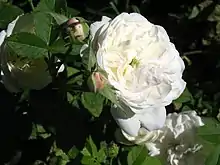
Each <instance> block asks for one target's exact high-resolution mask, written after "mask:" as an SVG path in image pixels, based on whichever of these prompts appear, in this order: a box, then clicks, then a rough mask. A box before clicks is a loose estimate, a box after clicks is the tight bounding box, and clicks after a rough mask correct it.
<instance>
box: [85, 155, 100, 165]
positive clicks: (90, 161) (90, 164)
mask: <svg viewBox="0 0 220 165" xmlns="http://www.w3.org/2000/svg"><path fill="white" fill-rule="evenodd" d="M81 163H82V164H84V165H101V164H100V163H98V162H97V161H96V159H94V158H93V157H90V156H83V158H82V160H81Z"/></svg>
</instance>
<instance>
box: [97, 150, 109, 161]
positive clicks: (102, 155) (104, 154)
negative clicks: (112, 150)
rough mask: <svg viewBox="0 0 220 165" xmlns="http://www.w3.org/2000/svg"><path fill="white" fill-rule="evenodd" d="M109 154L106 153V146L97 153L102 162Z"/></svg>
mask: <svg viewBox="0 0 220 165" xmlns="http://www.w3.org/2000/svg"><path fill="white" fill-rule="evenodd" d="M106 158H107V156H106V153H105V148H101V149H100V150H99V152H98V153H97V161H98V162H100V163H102V162H104V161H105V160H106Z"/></svg>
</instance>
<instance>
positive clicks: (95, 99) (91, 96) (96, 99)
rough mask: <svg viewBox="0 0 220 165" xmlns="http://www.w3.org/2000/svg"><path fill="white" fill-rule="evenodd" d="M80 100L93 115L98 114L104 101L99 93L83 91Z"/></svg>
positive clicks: (97, 115)
mask: <svg viewBox="0 0 220 165" xmlns="http://www.w3.org/2000/svg"><path fill="white" fill-rule="evenodd" d="M81 101H82V104H83V106H84V107H85V108H86V109H88V110H89V112H90V113H91V114H92V115H93V116H95V117H99V116H100V114H101V112H102V108H103V101H104V97H103V96H102V95H100V94H99V93H93V92H84V93H83V94H82V97H81Z"/></svg>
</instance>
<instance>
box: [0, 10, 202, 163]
mask: <svg viewBox="0 0 220 165" xmlns="http://www.w3.org/2000/svg"><path fill="white" fill-rule="evenodd" d="M19 17H20V16H19ZM19 17H17V18H16V19H15V20H14V21H13V22H12V23H10V24H9V25H8V28H7V31H4V30H3V31H2V32H1V33H0V47H1V50H0V55H1V76H2V83H3V84H4V85H5V87H6V88H7V89H8V90H9V91H12V92H19V91H20V90H21V89H27V88H28V89H36V90H38V89H42V88H44V87H45V86H47V85H48V84H49V83H51V82H52V77H51V73H50V72H49V68H48V64H47V62H46V61H45V59H44V58H38V59H33V60H31V61H29V60H28V59H27V60H24V59H23V58H19V57H18V56H16V55H13V52H12V51H10V50H9V49H8V48H7V46H6V45H5V39H6V38H7V37H9V36H10V35H11V34H12V33H13V29H14V28H15V26H16V22H17V21H18V20H19ZM65 23H66V24H65V25H66V29H65V30H66V32H67V33H68V35H69V36H70V37H71V39H72V40H71V41H72V42H76V41H77V44H79V43H81V44H82V43H83V44H84V43H85V41H84V40H86V38H87V34H86V33H85V28H84V26H87V24H86V23H84V24H82V23H81V22H80V21H79V20H78V19H76V18H71V19H69V20H67V21H66V22H65ZM88 40H89V44H85V45H83V44H82V45H83V46H82V48H81V51H80V55H81V56H80V58H83V57H85V56H84V54H83V52H85V51H84V50H86V49H92V51H93V54H94V56H95V59H96V60H95V63H96V70H95V71H93V73H91V75H90V76H88V77H89V78H88V81H89V82H88V83H87V84H88V86H89V89H90V90H92V91H93V92H99V91H101V90H102V89H104V88H105V85H106V84H108V85H110V86H112V87H113V89H115V90H114V94H115V96H116V100H117V104H116V103H114V104H113V105H112V107H111V114H112V116H113V118H114V119H115V121H116V122H117V124H118V125H119V127H120V131H119V132H120V133H121V134H120V135H121V136H122V137H123V138H125V139H126V140H127V141H129V142H130V143H132V144H138V145H145V146H146V148H147V149H148V150H149V154H150V155H151V156H156V155H160V156H162V157H166V159H167V160H166V162H167V163H168V164H170V165H185V164H190V163H191V164H193V163H192V162H193V158H194V157H193V156H192V157H191V155H194V154H196V153H198V152H199V150H200V149H201V148H202V145H200V144H197V143H196V134H195V132H196V128H197V127H200V126H203V125H204V124H203V122H202V121H201V118H200V117H199V116H197V114H196V112H195V111H188V112H182V113H179V114H177V113H171V114H168V115H167V113H166V108H165V107H166V106H167V105H169V104H171V103H172V101H173V100H175V99H177V98H178V97H179V96H180V95H181V94H182V92H183V91H184V89H185V87H186V82H185V81H184V80H183V79H182V74H183V71H184V69H185V65H184V62H183V60H182V58H181V57H180V55H179V53H178V51H177V50H176V48H175V45H174V44H173V43H172V42H171V41H170V39H169V36H168V34H167V32H166V31H165V29H164V28H163V27H161V26H159V25H154V24H152V23H150V22H149V21H148V20H147V19H146V18H144V17H143V16H141V15H140V14H137V13H131V14H128V13H121V14H120V15H118V16H117V17H115V18H114V19H110V18H108V17H105V16H104V17H103V18H102V20H101V21H99V22H95V23H93V24H91V26H90V36H89V39H88ZM57 61H59V59H57ZM64 69H65V68H64V65H63V66H62V67H61V69H59V70H58V72H62V71H63V70H64ZM99 71H103V72H104V73H105V74H102V73H103V72H99ZM119 139H120V138H119ZM186 157H187V158H186ZM191 158H192V159H191Z"/></svg>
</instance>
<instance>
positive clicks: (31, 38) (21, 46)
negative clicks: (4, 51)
mask: <svg viewBox="0 0 220 165" xmlns="http://www.w3.org/2000/svg"><path fill="white" fill-rule="evenodd" d="M7 46H8V47H9V48H10V49H11V50H12V51H13V52H14V53H16V54H17V55H19V56H22V57H28V58H33V59H36V58H40V57H43V56H47V53H48V51H47V44H46V43H45V42H44V41H43V40H42V39H40V38H39V37H37V36H36V35H34V34H31V33H26V32H22V33H17V34H14V35H12V36H11V37H9V38H7Z"/></svg>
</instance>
